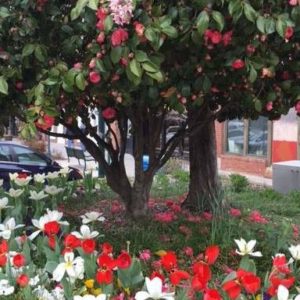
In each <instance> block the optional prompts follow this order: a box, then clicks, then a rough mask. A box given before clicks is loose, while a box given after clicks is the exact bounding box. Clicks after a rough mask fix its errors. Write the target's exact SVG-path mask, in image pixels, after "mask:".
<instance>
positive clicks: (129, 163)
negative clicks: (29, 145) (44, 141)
mask: <svg viewBox="0 0 300 300" xmlns="http://www.w3.org/2000/svg"><path fill="white" fill-rule="evenodd" d="M51 153H53V154H55V155H57V154H59V155H60V156H61V159H59V158H56V157H55V155H54V157H53V159H54V160H55V161H57V162H58V163H59V164H60V165H61V166H63V167H67V166H71V167H75V168H78V169H79V170H81V171H83V162H82V163H81V165H79V164H78V160H77V159H75V158H71V159H70V162H68V157H67V153H66V150H65V145H64V144H62V143H51ZM125 167H126V172H127V175H128V177H134V159H133V157H132V155H130V154H126V155H125ZM182 168H183V169H184V170H186V171H189V162H188V161H182ZM87 172H92V174H93V176H95V177H96V176H98V164H97V163H95V162H93V161H89V162H87ZM232 173H236V172H228V171H222V170H219V174H220V175H222V176H229V175H230V174H232ZM241 175H243V176H245V177H247V178H248V180H249V182H250V183H252V184H255V185H261V186H265V187H272V179H270V178H265V177H260V176H255V175H249V174H241Z"/></svg>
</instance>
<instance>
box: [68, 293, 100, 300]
mask: <svg viewBox="0 0 300 300" xmlns="http://www.w3.org/2000/svg"><path fill="white" fill-rule="evenodd" d="M73 300H106V294H100V295H98V296H94V295H84V296H77V295H76V296H74V298H73Z"/></svg>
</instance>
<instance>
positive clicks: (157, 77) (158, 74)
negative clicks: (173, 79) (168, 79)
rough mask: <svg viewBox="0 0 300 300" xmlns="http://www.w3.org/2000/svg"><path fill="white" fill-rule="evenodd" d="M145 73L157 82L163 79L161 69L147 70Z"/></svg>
mask: <svg viewBox="0 0 300 300" xmlns="http://www.w3.org/2000/svg"><path fill="white" fill-rule="evenodd" d="M147 75H148V76H150V77H151V78H153V79H155V80H156V81H158V82H162V81H164V76H163V74H162V72H161V71H158V72H156V73H150V72H147Z"/></svg>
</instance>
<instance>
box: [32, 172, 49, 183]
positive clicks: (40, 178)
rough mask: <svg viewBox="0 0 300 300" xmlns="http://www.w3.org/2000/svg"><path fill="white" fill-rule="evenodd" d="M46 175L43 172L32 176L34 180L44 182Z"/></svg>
mask: <svg viewBox="0 0 300 300" xmlns="http://www.w3.org/2000/svg"><path fill="white" fill-rule="evenodd" d="M45 178H46V175H45V174H39V173H38V174H35V175H34V176H33V179H34V182H38V183H44V182H45Z"/></svg>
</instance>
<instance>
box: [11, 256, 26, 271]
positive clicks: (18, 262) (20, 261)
mask: <svg viewBox="0 0 300 300" xmlns="http://www.w3.org/2000/svg"><path fill="white" fill-rule="evenodd" d="M25 263H26V259H25V256H24V255H23V254H16V255H15V256H14V257H13V265H14V267H16V268H21V267H23V266H25Z"/></svg>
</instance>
